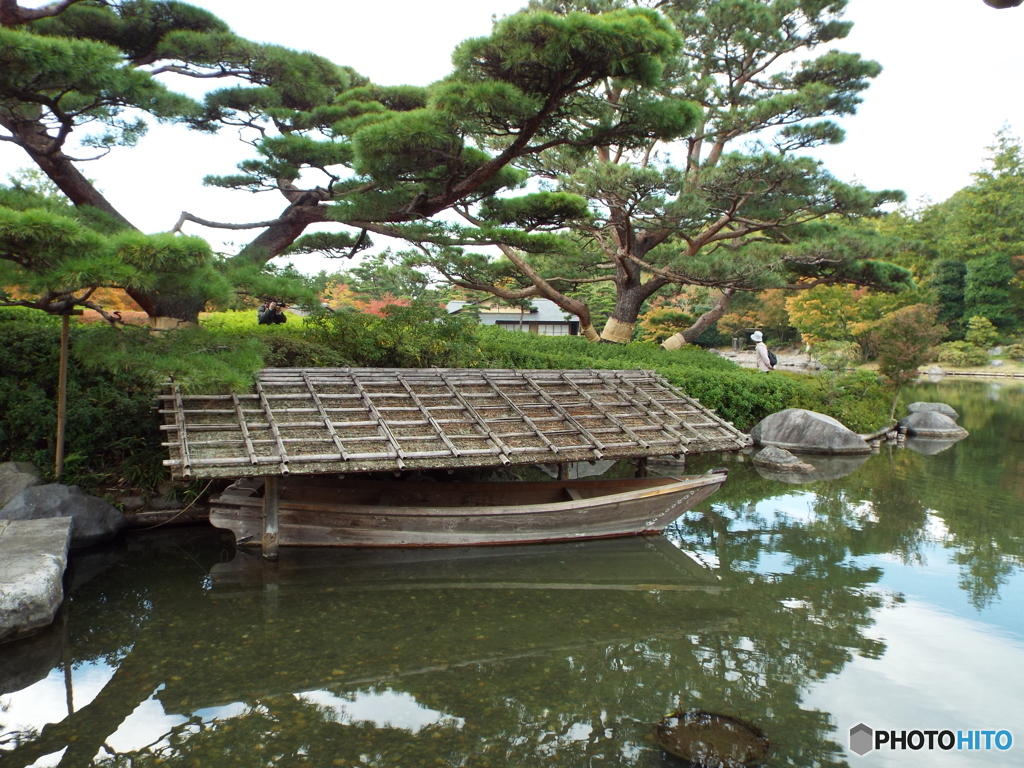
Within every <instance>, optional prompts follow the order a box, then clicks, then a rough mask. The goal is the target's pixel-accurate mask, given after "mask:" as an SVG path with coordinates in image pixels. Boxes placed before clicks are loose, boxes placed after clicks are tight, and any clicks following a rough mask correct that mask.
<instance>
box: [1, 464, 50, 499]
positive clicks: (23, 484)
mask: <svg viewBox="0 0 1024 768" xmlns="http://www.w3.org/2000/svg"><path fill="white" fill-rule="evenodd" d="M42 482H43V481H42V480H40V479H39V472H37V471H36V468H35V467H34V466H32V465H31V464H29V463H28V462H27V461H6V462H4V463H3V464H0V508H3V506H4V505H5V504H6V503H7V502H8V501H10V500H11V499H13V498H14V497H15V496H17V495H18V494H19V493H21V492H22V491H24V490H25V489H26V488H31V487H32V486H34V485H40V484H41V483H42Z"/></svg>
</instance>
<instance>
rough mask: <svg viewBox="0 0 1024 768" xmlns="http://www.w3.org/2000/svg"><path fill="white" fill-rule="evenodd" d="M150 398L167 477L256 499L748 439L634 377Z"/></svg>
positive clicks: (296, 377) (365, 378)
mask: <svg viewBox="0 0 1024 768" xmlns="http://www.w3.org/2000/svg"><path fill="white" fill-rule="evenodd" d="M160 398H161V409H160V410H161V413H162V414H163V416H164V420H165V424H164V425H163V429H164V430H165V431H166V432H167V435H168V440H167V441H166V442H165V443H164V445H165V446H167V447H168V448H169V449H170V458H169V459H168V460H166V461H165V462H164V464H165V465H166V466H169V467H170V468H171V472H172V474H173V475H174V476H176V477H181V478H240V477H246V476H250V477H262V478H264V481H265V483H266V496H268V497H269V496H272V495H273V494H274V493H275V490H274V489H275V488H276V478H278V477H281V476H286V475H326V474H350V473H366V472H380V471H391V472H401V471H404V470H425V469H456V468H462V467H500V466H510V465H523V464H550V463H555V464H558V465H559V466H560V467H566V466H567V464H568V463H569V462H579V461H598V460H602V459H627V458H635V459H638V460H644V459H646V458H648V457H655V456H673V455H674V456H685V455H687V454H694V453H703V452H708V451H735V450H739V449H741V448H744V447H746V446H747V445H749V442H750V439H749V437H748V436H747V435H745V434H743V433H742V432H740V431H739V430H737V429H736V428H735V427H733V425H732V424H731V423H729V422H727V421H724V420H723V419H721V418H720V417H719V416H717V415H716V414H715V413H714V412H713V411H711V410H710V409H708V408H705V407H704V406H702V405H701V404H700V403H699V402H698V401H697V400H695V399H693V398H691V397H688V396H687V395H686V394H684V393H683V392H682V391H680V390H679V389H677V388H676V387H674V386H672V385H671V384H669V383H668V382H667V381H666V380H665V379H664V378H663V377H661V376H659V375H658V374H657V373H655V372H653V371H644V370H625V371H617V370H592V369H591V370H504V369H502V370H495V369H454V368H447V369H446V368H427V369H411V368H402V369H380V368H304V369H292V368H268V369H265V370H263V371H261V372H260V374H259V375H258V377H257V380H256V382H255V384H254V386H253V391H252V392H249V393H245V394H220V395H206V394H186V393H185V392H183V391H181V390H180V389H179V388H178V387H176V386H175V385H173V384H172V385H171V386H170V387H168V389H167V390H166V391H165V392H164V393H163V394H161V396H160ZM270 503H271V504H272V500H271V502H270ZM268 516H269V515H268ZM265 549H266V547H265Z"/></svg>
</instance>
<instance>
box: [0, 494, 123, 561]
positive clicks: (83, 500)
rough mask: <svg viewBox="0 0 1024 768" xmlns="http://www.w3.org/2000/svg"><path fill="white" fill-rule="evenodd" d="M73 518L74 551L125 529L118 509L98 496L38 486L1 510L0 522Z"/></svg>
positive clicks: (112, 536) (109, 537) (72, 541)
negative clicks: (4, 520) (2, 520)
mask: <svg viewBox="0 0 1024 768" xmlns="http://www.w3.org/2000/svg"><path fill="white" fill-rule="evenodd" d="M51 517H70V518H72V519H73V520H74V525H72V527H71V548H72V549H77V548H78V547H88V546H90V545H92V544H98V543H100V542H102V541H107V540H109V539H112V538H114V536H116V535H117V532H118V531H120V530H121V529H122V528H123V527H124V515H123V514H122V513H121V511H120V510H119V509H117V508H116V507H114V506H112V505H111V504H108V503H107V502H105V501H104V500H103V499H101V498H98V497H97V496H90V495H89V494H87V493H83V492H82V490H81V489H80V488H79V487H78V486H77V485H61V484H60V483H50V484H49V485H37V486H35V487H33V488H28V489H26V490H24V491H22V492H21V493H19V494H18V495H17V496H15V497H14V498H13V499H11V500H10V501H9V502H8V503H7V506H5V507H4V508H3V509H0V519H3V518H6V519H8V520H42V519H45V518H51Z"/></svg>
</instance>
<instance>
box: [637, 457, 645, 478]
mask: <svg viewBox="0 0 1024 768" xmlns="http://www.w3.org/2000/svg"><path fill="white" fill-rule="evenodd" d="M636 476H637V477H647V457H646V456H641V457H640V458H639V459H637V460H636Z"/></svg>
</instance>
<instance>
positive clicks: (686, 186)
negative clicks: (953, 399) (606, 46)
mask: <svg viewBox="0 0 1024 768" xmlns="http://www.w3.org/2000/svg"><path fill="white" fill-rule="evenodd" d="M624 5H625V3H622V2H617V1H616V0H588V1H587V2H572V1H571V0H534V2H532V3H531V8H535V9H542V10H548V11H552V12H555V13H560V14H565V18H566V19H568V18H572V16H573V14H574V13H577V12H578V11H580V10H586V11H605V12H606V13H617V12H620V11H617V10H615V9H619V8H621V7H623V6H624ZM649 5H650V6H652V7H656V8H657V9H658V10H659V11H660V12H661V13H662V14H664V15H665V18H667V19H669V20H670V21H671V24H672V27H673V28H674V29H675V30H676V32H677V33H678V35H679V43H678V45H677V49H676V52H675V54H674V56H673V57H672V58H670V59H669V60H667V61H666V65H665V68H664V70H663V71H662V73H661V77H660V78H659V79H657V80H656V81H653V82H652V81H644V82H629V81H626V80H624V79H621V78H614V77H612V78H606V79H603V80H600V81H598V82H595V83H594V84H593V86H592V87H591V88H590V90H589V92H588V95H589V97H590V102H589V104H590V108H589V109H588V110H587V111H581V112H580V113H579V114H578V115H577V116H575V118H574V120H575V122H576V123H577V124H581V125H584V126H590V128H591V130H594V131H596V130H597V129H598V127H599V126H613V127H614V128H615V129H616V130H619V129H622V128H623V126H624V125H627V124H629V123H631V122H632V121H636V120H639V121H640V122H641V123H642V124H643V125H644V126H645V127H646V134H647V138H646V139H643V138H642V135H643V131H637V130H636V129H635V128H634V129H633V130H631V131H630V132H629V134H628V135H626V136H621V135H619V134H618V133H616V131H615V130H613V131H609V132H608V133H607V135H606V140H605V141H604V142H597V143H593V144H591V145H590V146H579V145H575V144H574V145H567V146H563V147H560V148H558V149H556V150H555V151H552V152H547V153H544V154H543V155H541V156H526V157H523V158H520V159H519V160H517V165H519V166H520V167H523V168H525V169H526V170H528V171H529V172H530V173H531V174H532V175H533V176H534V177H535V178H539V179H541V180H542V181H543V182H545V183H546V184H547V186H548V188H549V189H550V191H547V190H545V191H541V192H538V193H534V194H531V195H525V196H523V197H520V198H514V199H511V200H501V199H495V200H487V201H484V204H483V205H482V206H481V207H480V208H479V209H478V210H475V211H470V210H468V209H460V212H461V213H462V214H463V215H464V217H465V218H466V220H467V221H468V222H469V223H470V224H472V225H474V226H475V227H476V228H477V229H476V230H475V231H469V230H462V231H461V232H460V236H461V237H463V238H465V239H467V240H469V239H471V238H472V237H474V236H475V237H476V238H478V240H479V242H481V243H496V244H498V245H499V247H500V248H501V250H502V252H503V253H504V256H505V258H504V259H503V260H501V261H498V262H495V263H493V264H492V265H491V271H490V272H488V270H487V265H486V264H484V263H482V262H481V259H480V257H478V256H476V255H473V254H472V253H468V254H467V253H461V252H458V251H454V252H453V251H452V249H451V248H445V249H439V250H437V251H436V252H435V253H434V254H433V256H432V258H427V259H424V260H423V261H424V263H427V264H429V265H430V266H432V267H434V268H436V269H439V270H440V271H441V272H442V273H443V274H445V275H448V276H449V277H450V278H451V279H452V280H453V281H455V282H456V283H457V284H459V285H462V286H463V287H467V288H475V289H478V290H484V291H488V292H491V293H494V294H495V295H498V296H500V297H503V298H520V297H524V296H531V295H534V296H536V295H542V296H545V297H546V298H549V299H551V300H553V301H555V302H556V303H558V304H559V305H560V306H561V307H562V308H563V309H564V310H566V311H567V312H571V313H575V314H577V315H578V316H579V317H580V318H581V321H582V322H581V325H582V327H583V329H584V333H586V334H587V335H588V336H589V337H590V338H592V339H597V338H598V332H597V329H595V328H593V327H592V326H591V323H590V322H589V320H590V313H589V308H588V307H586V306H585V305H584V306H583V307H580V302H579V301H577V300H574V298H573V296H574V294H573V289H574V287H576V286H579V285H581V284H586V283H590V282H597V281H606V282H610V283H613V284H614V286H615V289H616V296H617V299H616V306H615V309H614V310H613V312H612V314H611V318H610V320H609V322H608V323H607V324H606V325H605V327H604V329H603V331H602V332H601V334H600V338H601V339H603V340H607V341H627V340H629V339H630V338H631V337H632V335H633V326H634V324H635V322H636V319H637V317H638V314H639V312H640V311H641V308H642V307H643V305H644V303H645V302H646V301H647V300H648V299H650V298H651V297H652V296H654V295H656V294H657V293H658V292H659V291H660V290H661V289H663V288H665V289H666V290H667V289H668V287H669V286H675V289H678V286H686V285H691V286H704V287H709V288H714V289H716V291H717V293H716V296H717V299H716V300H715V301H714V302H712V306H711V307H710V308H709V309H708V311H706V312H705V313H704V314H703V315H702V316H701V317H699V318H697V319H696V321H695V322H694V324H693V325H692V327H690V328H689V329H688V330H687V331H685V332H684V333H681V334H678V335H677V336H676V337H674V338H673V339H672V340H671V341H670V342H668V343H667V346H678V345H679V344H680V343H682V342H684V341H692V340H693V339H695V338H696V337H697V336H699V335H700V334H701V333H703V332H704V331H705V330H706V329H707V328H708V327H709V326H710V325H711V324H712V323H713V322H714V321H715V320H716V319H717V318H718V317H720V316H721V315H722V314H723V313H724V312H725V311H726V309H727V307H728V302H729V300H730V298H731V297H732V296H733V295H735V294H736V292H738V291H760V290H763V289H765V288H770V287H782V286H787V287H793V288H798V287H810V286H813V285H816V284H837V283H854V284H862V285H876V286H884V287H888V288H897V287H903V286H906V285H908V284H909V273H908V272H907V271H906V270H904V269H901V268H897V267H894V266H892V265H890V264H886V263H884V262H880V261H878V260H876V259H877V257H879V256H887V255H889V253H890V252H891V244H890V243H889V242H888V240H887V239H886V238H883V237H881V236H879V235H878V234H877V233H876V232H874V231H873V230H871V229H868V228H853V227H847V226H844V224H845V222H846V220H848V219H850V218H856V217H862V216H869V215H872V214H874V213H875V212H877V210H878V206H880V205H881V204H883V203H885V202H888V201H892V200H899V199H902V195H901V193H898V192H890V191H886V192H871V191H868V190H866V189H864V188H862V187H859V186H855V185H848V184H843V183H841V182H839V181H837V180H836V179H834V178H833V177H832V176H831V175H830V174H828V173H827V171H825V170H824V169H823V168H822V167H821V165H820V164H819V163H818V162H817V161H815V160H813V159H811V158H810V157H807V156H806V155H805V154H803V152H804V151H805V150H808V149H811V148H813V147H816V146H820V145H823V144H830V143H835V142H838V141H841V140H842V138H843V133H842V131H841V130H840V128H839V127H838V126H836V125H835V124H834V123H832V122H830V121H829V120H827V119H822V118H827V117H830V116H841V115H848V114H851V113H853V112H854V111H855V109H856V105H857V104H858V103H859V102H860V96H859V94H860V93H861V92H862V91H863V90H864V89H865V88H867V86H868V84H869V83H870V80H871V79H872V78H873V77H875V76H876V75H877V74H878V72H879V71H880V67H879V65H878V64H876V63H874V62H871V61H865V60H863V59H862V58H861V57H860V56H858V55H856V54H846V53H840V52H837V51H829V52H826V53H823V54H819V55H818V56H817V58H813V59H809V60H807V61H803V62H801V63H799V64H796V65H792V66H789V65H782V64H781V63H780V61H782V60H786V59H789V58H791V57H792V56H794V55H798V54H802V53H807V52H816V51H817V49H818V48H819V46H823V45H825V44H827V43H830V42H832V41H834V40H838V39H841V38H842V37H845V36H846V35H847V34H848V32H849V30H850V26H851V25H850V23H848V22H844V21H841V20H840V18H839V17H840V14H841V12H842V10H843V8H844V7H845V5H846V3H845V2H831V3H794V2H790V1H789V0H771V1H769V2H759V3H739V2H730V1H727V0H675V1H669V2H656V3H655V2H651V3H649ZM695 108H696V110H695ZM771 133H774V137H773V138H767V139H763V141H764V142H770V143H762V144H761V145H760V146H759V147H758V148H756V149H755V150H754V151H750V152H739V151H736V150H735V149H734V147H737V146H739V145H741V144H742V143H743V142H744V141H747V140H749V139H750V138H752V137H755V136H757V137H759V138H763V137H765V136H766V135H770V134H771ZM638 139H639V140H638ZM510 226H515V227H517V228H518V230H519V232H517V233H509V232H508V231H507V229H503V228H507V227H510ZM523 233H532V234H533V236H532V237H527V236H525V235H524V234H523ZM452 244H455V243H454V241H453V243H452ZM510 273H518V278H517V279H514V284H513V285H511V286H510V285H509V282H508V281H509V276H510Z"/></svg>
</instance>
